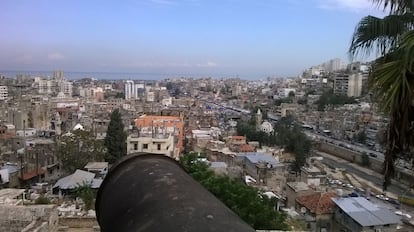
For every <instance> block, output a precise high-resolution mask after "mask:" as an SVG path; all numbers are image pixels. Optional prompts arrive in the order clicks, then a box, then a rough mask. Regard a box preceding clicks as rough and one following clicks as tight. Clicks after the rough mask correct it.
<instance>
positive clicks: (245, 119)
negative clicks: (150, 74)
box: [0, 59, 413, 231]
mask: <svg viewBox="0 0 414 232" xmlns="http://www.w3.org/2000/svg"><path fill="white" fill-rule="evenodd" d="M370 68H371V65H370V64H369V63H360V62H355V63H351V64H348V65H344V64H343V63H342V61H341V60H340V59H332V60H330V61H327V62H325V63H323V64H320V65H315V66H313V67H310V68H308V69H306V70H304V71H303V72H302V73H301V74H300V75H299V76H298V77H295V78H273V77H268V78H265V79H263V80H257V81H251V80H242V79H240V78H220V79H217V78H189V77H181V78H167V79H164V80H159V81H154V80H152V81H145V80H98V79H94V78H92V77H85V78H82V79H77V80H70V79H68V78H66V76H65V73H64V72H63V71H60V70H59V71H54V72H50V76H31V75H28V74H20V75H17V76H16V77H8V76H4V75H2V76H1V79H0V83H1V85H0V90H1V93H0V96H1V102H0V103H1V107H0V109H1V110H0V126H1V127H0V128H1V129H0V136H1V140H0V141H1V146H0V149H1V150H0V151H1V163H2V166H1V167H0V174H1V186H2V188H3V189H1V190H0V196H1V204H2V210H3V212H2V215H10V214H14V217H13V219H11V217H12V216H7V217H3V218H6V219H7V221H8V222H10V221H12V222H13V223H6V221H4V219H3V222H2V224H1V226H2V228H3V229H4V231H14V230H13V229H12V228H11V227H16V228H17V227H18V228H19V230H16V231H20V230H22V229H24V228H32V229H34V228H48V230H51V231H52V230H59V231H76V228H78V227H82V226H83V227H84V229H88V228H89V229H90V230H91V231H92V230H94V229H95V230H97V229H98V228H99V226H98V224H97V222H96V219H94V218H95V211H94V205H93V201H94V200H93V196H94V194H96V190H97V189H98V188H99V186H100V184H101V183H102V180H103V178H104V177H105V175H106V174H107V172H108V169H109V168H110V166H111V165H112V164H113V163H114V162H115V161H116V160H117V159H118V158H120V157H122V156H124V155H127V154H134V153H137V152H144V153H150V154H162V155H164V156H167V157H171V158H172V159H175V160H181V161H182V160H183V159H188V157H191V156H192V158H193V161H192V162H191V163H190V164H192V163H193V162H202V163H204V164H206V165H207V168H208V169H209V170H212V171H213V172H214V173H215V175H219V176H227V177H229V178H230V179H231V180H232V181H234V182H237V183H242V184H243V185H245V186H246V187H247V186H252V187H253V188H254V189H255V191H257V192H258V193H260V194H262V195H263V196H267V197H269V198H271V199H272V198H274V199H277V214H276V215H279V216H278V217H281V215H284V216H283V217H284V218H285V219H284V222H283V223H282V224H280V223H279V224H271V223H269V224H265V226H270V228H263V227H260V226H263V225H260V223H257V222H250V221H247V222H248V223H249V224H250V225H251V226H253V227H254V228H255V229H285V230H296V231H302V230H303V231H307V230H309V231H340V229H341V228H351V230H352V231H362V230H365V229H364V228H365V227H367V228H392V229H391V231H394V230H395V229H397V228H398V229H399V230H401V231H410V230H411V229H412V227H410V223H411V222H410V221H411V215H412V213H413V208H412V207H411V206H410V205H411V204H412V199H413V198H412V197H411V195H410V193H409V192H408V191H407V190H409V186H410V183H412V180H413V171H412V166H411V163H412V160H397V161H396V164H397V165H396V174H395V177H394V179H393V184H392V185H391V186H390V187H389V189H388V190H387V191H385V192H384V191H383V189H382V176H381V174H380V173H381V170H382V163H383V160H384V155H383V152H384V147H383V144H384V142H383V140H384V133H385V131H384V128H385V127H386V125H387V123H388V118H387V117H386V116H384V115H383V114H382V113H381V111H380V110H379V109H378V106H377V104H376V103H375V102H373V101H372V98H371V95H370V93H369V92H368V91H366V90H367V87H366V85H367V79H368V74H369V70H370ZM112 121H117V123H118V124H117V125H118V126H119V125H121V126H122V127H123V132H124V133H125V134H124V137H125V138H124V141H123V143H124V146H120V148H115V149H114V148H113V147H111V146H115V145H113V144H112V145H111V144H109V143H108V142H107V141H106V140H108V139H107V138H108V137H110V136H113V135H112V134H111V133H113V132H109V131H110V130H113V129H110V127H111V126H110V125H111V123H115V122H112ZM110 134H111V135H110ZM122 137H123V136H122V132H121V136H116V137H111V140H112V141H115V140H120V141H121V142H122ZM122 149H125V151H124V152H123V151H122ZM187 163H188V162H187ZM190 174H191V172H190ZM196 179H197V178H196ZM199 181H200V180H199ZM205 187H206V188H208V186H205ZM85 189H86V190H85ZM209 190H210V189H209ZM88 191H89V192H90V193H91V196H92V198H91V197H88V196H90V195H88V194H85V192H86V193H88ZM240 191H241V190H240ZM212 192H213V193H214V191H212ZM217 194H220V193H215V195H216V196H217ZM217 197H218V198H219V199H220V196H217ZM221 200H223V199H221ZM224 202H225V200H224ZM43 204H47V205H43ZM348 204H351V205H352V204H361V205H363V206H362V207H361V208H359V209H349V208H348V207H347V206H346V205H348ZM29 207H30V209H29ZM229 207H231V206H229ZM371 208H375V210H374V211H372V210H370V209H371ZM347 210H350V211H349V212H347ZM354 210H358V212H360V214H361V215H362V214H363V216H358V215H356V214H354V213H353V212H354ZM376 210H378V212H376ZM40 211H41V212H42V213H39V212H40ZM23 212H26V213H23ZM27 212H31V213H27ZM338 212H344V213H342V214H338ZM33 214H34V215H37V214H42V216H40V217H37V218H36V219H35V220H34V221H33V217H34V216H33ZM18 215H21V216H18ZM23 215H26V216H23ZM367 215H374V216H375V217H376V218H377V219H376V221H375V223H376V224H374V223H373V222H372V221H370V222H369V223H372V224H369V225H366V224H364V219H363V218H362V217H366V216H367ZM379 215H380V216H379ZM239 216H240V217H242V218H243V216H242V215H239ZM374 216H373V217H374ZM360 217H361V218H360ZM243 219H244V218H243ZM76 220H79V221H80V222H76ZM245 220H246V219H245ZM247 220H248V219H247ZM346 220H348V221H354V223H355V224H352V225H351V224H350V223H344V221H346ZM52 221H53V223H52ZM361 223H362V224H361ZM367 223H368V222H367ZM255 226H256V227H258V228H256V227H255ZM6 228H7V229H6ZM352 228H358V229H355V230H354V229H352ZM404 229H405V230H404Z"/></svg>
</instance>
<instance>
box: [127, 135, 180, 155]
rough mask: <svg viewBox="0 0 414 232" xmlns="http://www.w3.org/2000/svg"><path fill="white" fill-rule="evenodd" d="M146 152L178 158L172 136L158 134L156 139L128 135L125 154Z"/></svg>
mask: <svg viewBox="0 0 414 232" xmlns="http://www.w3.org/2000/svg"><path fill="white" fill-rule="evenodd" d="M136 152H146V153H151V154H160V155H165V156H168V157H171V158H179V151H178V149H176V147H175V143H174V136H173V135H171V134H168V135H162V134H158V136H156V138H153V137H140V136H133V135H130V136H128V138H127V153H128V154H132V153H136Z"/></svg>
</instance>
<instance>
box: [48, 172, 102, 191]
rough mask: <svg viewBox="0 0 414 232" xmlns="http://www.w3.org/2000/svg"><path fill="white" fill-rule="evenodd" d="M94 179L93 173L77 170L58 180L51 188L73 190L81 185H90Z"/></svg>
mask: <svg viewBox="0 0 414 232" xmlns="http://www.w3.org/2000/svg"><path fill="white" fill-rule="evenodd" d="M94 177H95V174H94V173H91V172H87V171H83V170H79V169H78V170H76V171H75V173H73V174H72V175H69V176H66V177H63V178H61V179H59V180H58V182H56V184H55V185H54V186H53V188H56V187H59V188H60V189H75V188H76V187H78V186H81V185H83V184H92V181H93V178H94Z"/></svg>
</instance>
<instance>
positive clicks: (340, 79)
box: [334, 73, 362, 97]
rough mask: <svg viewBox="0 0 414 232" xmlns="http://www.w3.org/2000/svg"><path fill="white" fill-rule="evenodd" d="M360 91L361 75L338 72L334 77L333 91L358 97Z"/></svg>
mask: <svg viewBox="0 0 414 232" xmlns="http://www.w3.org/2000/svg"><path fill="white" fill-rule="evenodd" d="M361 92H362V76H361V74H359V73H355V74H338V75H336V76H335V79H334V93H335V94H338V95H346V96H348V97H359V96H361Z"/></svg>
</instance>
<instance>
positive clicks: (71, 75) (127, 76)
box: [0, 70, 237, 80]
mask: <svg viewBox="0 0 414 232" xmlns="http://www.w3.org/2000/svg"><path fill="white" fill-rule="evenodd" d="M63 72H64V75H65V78H66V79H69V80H77V79H82V78H95V79H98V80H162V79H167V78H179V77H194V78H203V77H209V76H208V75H196V74H173V73H170V74H166V73H122V72H70V71H68V72H66V71H64V70H63ZM0 74H1V75H4V76H6V77H8V78H15V77H16V76H17V75H20V74H23V75H30V76H31V77H53V71H0ZM211 77H213V78H217V76H211ZM220 77H237V76H229V75H228V76H220Z"/></svg>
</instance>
